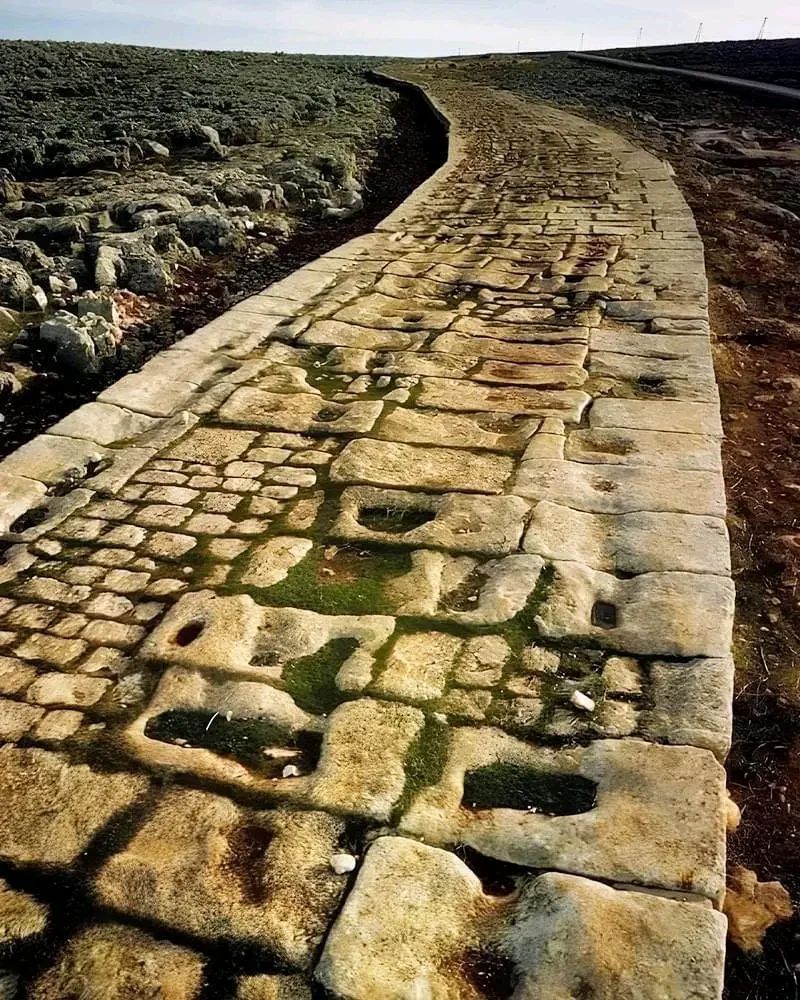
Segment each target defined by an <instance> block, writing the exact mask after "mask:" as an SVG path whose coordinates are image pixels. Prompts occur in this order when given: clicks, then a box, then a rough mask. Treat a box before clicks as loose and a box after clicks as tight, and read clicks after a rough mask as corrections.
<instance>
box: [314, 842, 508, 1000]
mask: <svg viewBox="0 0 800 1000" xmlns="http://www.w3.org/2000/svg"><path fill="white" fill-rule="evenodd" d="M389 900H391V901H392V902H391V905H387V904H388V902H389ZM491 909H492V906H491V902H490V901H489V900H488V899H486V897H484V894H483V892H482V890H481V884H480V882H479V881H478V879H477V878H476V876H475V875H473V874H472V872H471V871H470V870H469V869H468V868H467V866H466V865H465V864H464V863H463V862H462V861H461V860H460V859H459V858H457V857H456V856H455V855H454V854H450V853H449V852H448V851H442V850H438V849H436V848H434V847H428V846H426V845H425V844H417V843H415V842H414V841H413V840H406V839H405V838H402V837H381V838H380V839H378V840H377V841H375V843H374V844H373V845H372V847H370V849H369V852H368V853H367V857H366V860H365V861H364V864H363V865H362V867H361V870H360V871H359V874H358V879H357V881H356V884H355V887H354V888H353V890H352V891H351V893H350V894H349V896H348V898H347V901H346V903H345V906H344V908H343V910H342V912H341V913H340V914H339V917H338V918H337V920H336V923H335V924H334V926H333V930H332V931H331V933H330V935H329V937H328V940H327V941H326V944H325V950H324V952H323V954H322V958H321V960H320V962H319V965H318V966H317V969H316V971H315V976H316V978H317V979H318V980H319V981H320V982H321V983H322V984H323V985H324V986H325V987H326V988H327V989H328V990H330V991H331V992H332V993H333V994H334V995H336V996H343V997H345V996H346V997H350V998H352V1000H373V998H375V997H396V998H400V997H417V996H419V997H423V996H424V997H442V998H445V997H447V998H453V1000H455V998H456V997H463V996H470V995H471V991H470V992H469V993H467V992H466V988H467V984H466V983H464V982H463V980H461V977H460V976H459V974H458V971H457V968H458V964H459V961H458V960H459V959H460V958H461V956H462V954H463V952H464V951H465V950H466V949H467V948H469V947H470V945H472V946H477V945H478V944H479V943H480V932H479V921H480V918H481V917H482V916H484V915H486V916H488V914H489V913H490V912H491Z"/></svg>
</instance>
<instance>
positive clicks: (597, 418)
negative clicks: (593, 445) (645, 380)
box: [589, 398, 723, 438]
mask: <svg viewBox="0 0 800 1000" xmlns="http://www.w3.org/2000/svg"><path fill="white" fill-rule="evenodd" d="M589 426H590V427H593V428H595V427H617V428H620V427H625V428H630V429H633V430H640V431H673V432H678V433H682V434H702V435H705V436H707V437H719V438H721V437H722V436H723V431H722V421H721V419H720V413H719V407H718V406H717V405H716V404H715V403H683V402H680V401H677V400H661V399H652V400H650V399H648V400H642V399H611V398H606V399H598V400H595V402H594V403H593V404H592V408H591V409H590V410H589Z"/></svg>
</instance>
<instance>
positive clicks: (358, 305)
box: [334, 292, 455, 346]
mask: <svg viewBox="0 0 800 1000" xmlns="http://www.w3.org/2000/svg"><path fill="white" fill-rule="evenodd" d="M434 303H435V305H436V306H437V308H430V304H434ZM438 306H441V307H442V308H438ZM454 318H455V314H454V313H452V312H450V311H449V310H448V309H447V308H446V304H445V302H444V300H438V301H437V300H435V299H430V300H428V299H421V300H414V299H408V300H406V301H405V302H402V301H400V300H399V299H395V298H392V297H391V296H388V295H381V294H380V293H378V292H374V293H373V294H371V295H364V296H363V297H362V298H360V299H358V301H357V302H355V303H354V304H353V305H349V306H345V308H344V309H340V310H339V312H337V313H336V315H335V317H334V319H337V320H343V321H344V322H345V323H355V324H357V325H358V326H366V327H373V328H374V329H376V330H412V331H413V330H427V331H430V330H444V329H445V328H446V327H448V326H450V324H451V323H452V321H453V319H454ZM354 346H355V345H354Z"/></svg>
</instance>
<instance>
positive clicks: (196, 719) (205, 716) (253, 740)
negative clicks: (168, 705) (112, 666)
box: [145, 709, 321, 776]
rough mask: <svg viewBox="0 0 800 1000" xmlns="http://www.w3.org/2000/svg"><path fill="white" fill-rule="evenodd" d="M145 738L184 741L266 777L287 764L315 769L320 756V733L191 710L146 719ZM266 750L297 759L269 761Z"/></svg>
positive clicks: (170, 741)
mask: <svg viewBox="0 0 800 1000" xmlns="http://www.w3.org/2000/svg"><path fill="white" fill-rule="evenodd" d="M145 735H146V736H147V737H148V738H149V739H151V740H161V741H162V742H163V743H176V742H177V741H178V740H181V741H185V743H186V744H187V745H188V746H190V747H197V748H198V749H202V750H211V751H213V752H214V753H217V754H219V755H220V756H221V757H228V758H230V759H232V760H236V761H238V762H239V763H240V764H244V765H245V766H247V767H252V768H254V769H257V770H259V771H262V772H265V773H267V774H268V775H270V776H271V775H272V773H273V772H274V773H275V776H277V774H279V773H280V772H281V770H282V769H283V767H284V765H285V764H287V763H292V764H296V765H297V766H298V767H299V768H300V770H301V771H310V770H313V769H314V766H315V765H316V762H317V759H318V757H319V746H320V742H321V737H320V734H319V733H312V732H300V733H294V734H289V733H288V732H287V731H286V730H285V729H282V728H281V727H280V726H276V725H275V724H274V723H273V722H270V721H269V720H267V719H230V720H228V719H227V718H226V716H225V715H223V714H220V713H214V712H207V711H205V712H204V711H193V710H190V709H171V710H170V711H168V712H162V713H161V714H160V715H157V716H154V717H153V718H152V719H150V720H148V723H147V726H146V728H145ZM268 747H280V748H282V749H286V750H297V751H298V755H297V757H292V758H283V757H277V758H274V759H271V758H270V757H268V756H266V755H265V754H264V749H265V748H268Z"/></svg>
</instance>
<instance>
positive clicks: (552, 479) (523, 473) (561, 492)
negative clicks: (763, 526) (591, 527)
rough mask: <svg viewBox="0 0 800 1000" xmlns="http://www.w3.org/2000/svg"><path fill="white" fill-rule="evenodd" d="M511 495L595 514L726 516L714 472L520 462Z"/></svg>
mask: <svg viewBox="0 0 800 1000" xmlns="http://www.w3.org/2000/svg"><path fill="white" fill-rule="evenodd" d="M513 491H514V493H517V494H518V495H519V496H523V497H526V498H528V499H530V500H551V501H553V503H558V504H561V505H563V506H565V507H573V508H575V509H577V510H585V511H588V512H590V513H597V514H626V513H630V512H633V511H638V510H650V511H667V512H669V511H672V512H674V513H679V514H699V515H707V516H710V517H723V518H724V517H725V511H726V505H725V491H724V487H723V483H722V477H721V476H720V475H719V474H718V473H716V472H694V471H689V470H682V471H681V472H680V475H678V474H676V472H675V471H674V470H673V469H660V468H657V467H649V466H624V465H599V464H594V463H583V462H568V461H560V460H558V459H552V460H551V459H531V460H529V461H523V462H522V463H521V464H520V466H519V469H518V471H517V475H516V479H515V481H514V486H513Z"/></svg>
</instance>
